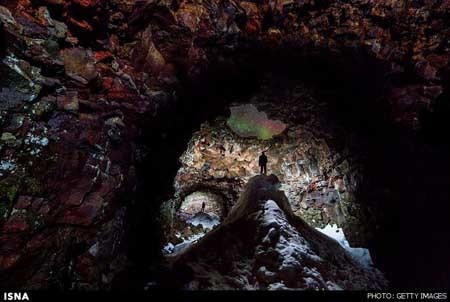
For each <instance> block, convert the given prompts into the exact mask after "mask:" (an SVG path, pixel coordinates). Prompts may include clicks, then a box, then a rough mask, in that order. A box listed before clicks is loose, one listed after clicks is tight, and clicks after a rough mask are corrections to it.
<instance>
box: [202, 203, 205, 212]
mask: <svg viewBox="0 0 450 302" xmlns="http://www.w3.org/2000/svg"><path fill="white" fill-rule="evenodd" d="M205 207H206V203H205V202H203V203H202V213H204V212H205Z"/></svg>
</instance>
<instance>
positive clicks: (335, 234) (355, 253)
mask: <svg viewBox="0 0 450 302" xmlns="http://www.w3.org/2000/svg"><path fill="white" fill-rule="evenodd" d="M316 230H318V231H319V232H321V233H323V234H325V235H327V236H328V237H331V238H333V239H334V240H336V241H337V242H338V243H339V244H340V245H341V246H342V247H343V248H345V249H346V250H347V251H348V252H349V253H350V255H351V256H352V257H353V258H354V259H355V260H357V261H358V262H359V263H360V264H362V265H364V266H366V267H372V266H373V261H372V257H371V256H370V252H369V250H368V249H365V248H360V247H357V248H354V247H351V246H350V244H349V243H348V241H347V239H346V238H345V234H344V231H343V230H342V228H339V227H338V226H337V225H335V224H333V225H330V224H328V225H326V226H325V227H324V228H323V229H320V228H316Z"/></svg>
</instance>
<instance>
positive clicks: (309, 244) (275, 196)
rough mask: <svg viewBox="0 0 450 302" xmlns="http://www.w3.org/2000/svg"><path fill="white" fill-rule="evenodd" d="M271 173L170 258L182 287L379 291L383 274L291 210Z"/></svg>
mask: <svg viewBox="0 0 450 302" xmlns="http://www.w3.org/2000/svg"><path fill="white" fill-rule="evenodd" d="M278 187H279V183H278V180H277V178H276V177H275V176H274V175H271V176H262V175H261V176H255V177H253V178H252V179H250V181H249V183H248V184H247V186H246V188H245V191H244V192H243V194H242V195H241V197H240V199H239V201H238V202H237V204H236V206H235V207H234V208H233V210H232V211H231V213H230V215H229V216H228V217H227V218H226V219H225V221H224V222H223V223H222V224H221V225H220V226H219V227H218V228H216V229H215V230H213V231H211V232H210V233H209V234H207V235H206V236H205V237H204V238H203V239H201V240H200V241H199V242H198V243H197V244H195V245H193V246H192V247H190V248H189V249H188V250H187V251H185V252H182V253H181V254H179V255H176V256H170V258H169V261H173V266H172V269H173V271H174V274H175V276H177V277H178V278H177V279H175V280H176V281H178V282H179V284H180V285H182V286H183V288H185V289H192V290H195V289H209V290H211V289H216V290H217V289H269V290H281V289H303V290H304V289H309V290H313V289H314V290H318V289H327V290H338V289H346V290H351V289H353V290H355V289H372V290H380V289H383V288H385V287H386V286H387V283H386V281H385V279H384V277H383V276H382V274H381V273H380V272H379V271H377V270H376V269H373V268H364V267H361V266H360V265H359V264H358V263H356V262H355V260H353V259H352V258H351V256H350V255H349V254H348V253H347V252H346V251H344V250H343V249H342V248H341V247H340V246H339V245H338V243H337V242H336V241H334V240H333V239H330V238H328V237H326V236H324V235H322V234H320V233H318V232H317V231H315V230H314V229H312V228H311V227H309V226H308V225H307V224H306V223H305V222H303V220H302V219H301V218H299V217H297V216H296V215H294V213H293V212H292V210H291V208H290V205H289V202H288V200H287V198H286V197H285V196H284V194H283V192H282V191H279V190H278Z"/></svg>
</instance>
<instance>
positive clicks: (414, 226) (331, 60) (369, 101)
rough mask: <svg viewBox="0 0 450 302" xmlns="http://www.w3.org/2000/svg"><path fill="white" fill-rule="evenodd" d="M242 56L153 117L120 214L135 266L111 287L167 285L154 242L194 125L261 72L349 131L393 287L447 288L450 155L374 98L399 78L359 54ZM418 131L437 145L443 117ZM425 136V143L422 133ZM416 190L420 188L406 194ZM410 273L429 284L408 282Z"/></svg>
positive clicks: (242, 95)
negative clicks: (315, 103)
mask: <svg viewBox="0 0 450 302" xmlns="http://www.w3.org/2000/svg"><path fill="white" fill-rule="evenodd" d="M245 53H249V54H251V55H249V56H245V55H242V56H240V57H239V58H237V59H236V58H232V59H233V60H234V61H232V59H231V58H230V59H227V58H225V59H224V60H219V61H218V62H215V64H211V65H212V66H214V68H210V69H209V70H208V71H207V72H206V73H205V74H203V75H202V76H201V77H200V78H197V79H196V80H195V81H185V82H184V83H185V84H184V85H183V89H181V90H180V91H177V94H176V96H175V95H172V96H168V97H167V103H168V105H167V106H166V107H165V108H162V109H161V110H162V111H160V114H159V115H158V119H157V120H153V121H152V122H151V124H149V125H146V128H145V129H149V130H148V131H146V132H145V134H144V136H143V137H142V143H143V145H144V146H146V148H145V149H144V150H143V155H142V158H143V160H142V163H141V167H140V171H139V172H138V173H139V175H140V181H139V183H138V194H137V196H136V199H135V202H134V203H133V204H132V205H131V206H129V207H128V212H127V221H128V222H127V225H128V230H127V234H128V235H127V244H126V246H127V247H128V251H127V254H128V256H129V259H130V260H131V262H132V267H131V268H130V270H129V271H128V272H127V273H126V274H128V275H127V276H126V279H127V280H128V281H127V282H123V279H124V278H120V277H119V278H118V280H117V282H116V283H117V284H116V285H115V286H116V287H136V288H142V287H143V286H145V285H147V283H148V282H149V280H156V285H155V286H156V287H158V284H159V283H162V284H164V278H165V274H164V270H165V267H164V265H163V262H162V258H161V252H160V246H159V245H158V244H155V242H161V230H160V228H159V222H158V217H157V214H158V213H159V206H160V204H161V203H162V202H163V201H164V200H165V199H167V197H168V196H170V195H171V193H172V190H173V188H172V181H173V179H174V176H175V173H176V171H177V169H178V167H179V163H178V158H179V157H180V155H181V153H182V152H183V151H184V149H185V148H186V144H187V142H188V141H189V139H190V137H191V136H192V133H193V132H194V131H196V130H197V129H198V128H199V126H200V124H201V123H203V122H204V121H207V120H211V119H213V118H215V117H217V116H219V115H226V114H227V109H228V108H227V105H228V104H229V102H230V100H234V101H235V100H245V99H247V98H248V97H250V96H251V95H252V94H253V93H254V92H255V91H257V90H258V89H259V87H260V85H261V83H262V81H263V80H264V78H265V76H266V75H268V74H270V77H271V78H272V84H271V87H273V88H272V89H279V88H280V87H283V86H284V85H288V83H292V82H296V81H297V82H298V81H301V82H304V83H306V84H307V85H311V86H314V87H316V90H317V91H318V93H319V95H320V97H321V98H322V99H326V100H327V104H328V110H327V112H328V114H329V116H328V118H329V121H330V124H333V123H336V124H339V125H340V126H343V127H344V129H346V131H347V134H348V141H336V144H351V145H352V147H353V150H354V151H355V152H357V153H359V154H360V160H361V162H362V163H363V182H362V183H361V184H360V187H359V190H358V198H361V199H362V200H364V202H365V203H366V204H367V205H368V206H370V207H372V208H377V209H378V211H377V213H366V215H368V216H369V217H370V216H374V215H376V216H377V217H376V220H377V221H378V222H379V225H377V226H376V227H374V228H373V231H374V236H373V238H372V240H371V241H370V242H369V243H368V245H369V249H370V250H371V253H372V257H373V259H374V262H375V263H376V265H377V267H379V268H380V269H381V270H382V271H383V272H384V273H385V274H386V276H387V279H388V280H389V281H390V282H391V287H392V288H439V287H441V286H446V284H448V278H449V276H448V271H450V267H449V269H446V268H445V267H444V268H443V266H445V265H447V267H448V265H449V264H448V263H447V264H444V265H443V259H446V255H447V254H448V252H449V250H450V246H449V241H448V239H447V238H446V237H445V231H446V230H447V229H448V221H447V219H446V218H445V215H446V213H448V209H449V203H448V201H449V200H450V198H449V190H448V188H449V187H450V186H449V182H450V175H449V174H450V172H449V171H448V169H446V168H445V167H446V166H447V167H448V165H446V164H447V163H449V159H448V147H447V146H445V144H444V146H443V145H442V144H436V143H435V142H433V141H431V142H430V141H424V140H423V138H422V137H421V136H420V135H419V136H418V135H416V134H414V133H411V132H410V131H408V130H405V129H403V128H401V127H399V126H397V125H395V124H393V122H391V121H390V119H389V113H390V112H389V111H388V109H387V108H388V107H387V106H386V105H384V104H383V102H382V99H381V100H380V98H379V97H380V96H381V95H382V93H383V89H384V88H385V87H386V85H387V84H388V81H389V80H393V81H402V80H404V79H395V78H394V79H387V78H386V77H385V68H384V66H383V64H382V63H380V62H378V61H376V60H375V59H372V58H370V57H368V56H366V55H365V54H364V52H357V53H354V52H352V51H349V52H348V53H347V54H346V55H342V54H340V55H333V54H330V53H326V54H320V53H318V54H316V55H315V56H308V57H304V56H301V55H299V54H297V53H295V51H294V52H292V51H287V50H279V51H278V52H275V53H273V52H266V51H265V50H261V49H256V50H255V49H253V50H252V51H248V52H245ZM257 62H268V63H267V64H268V65H265V66H261V64H259V63H257ZM269 62H270V63H269ZM293 62H294V63H293ZM277 87H278V88H277ZM439 114H440V113H438V115H439ZM424 123H425V124H426V125H427V127H425V129H426V130H425V131H428V132H431V133H432V134H433V135H432V137H436V138H442V137H443V134H444V131H443V129H441V128H440V126H441V125H442V124H444V123H445V119H443V118H442V116H441V118H440V119H439V118H438V119H437V120H434V119H433V118H430V117H425V118H424ZM422 134H423V133H422ZM424 136H425V137H429V135H428V134H427V133H425V134H424ZM438 141H439V142H440V141H442V140H439V139H438ZM437 166H441V167H442V168H441V169H436V167H437ZM436 171H437V174H436ZM436 184H437V185H438V189H437V190H436V188H435V185H436ZM415 187H420V188H421V189H422V190H421V191H420V192H418V191H416V190H414V189H412V188H415ZM430 203H434V206H429V204H430ZM436 208H438V209H439V210H437V211H436ZM155 216H156V217H155ZM421 219H422V221H421V223H418V220H421ZM380 222H381V223H380ZM419 238H420V239H419ZM431 247H434V248H433V249H432V248H431ZM437 272H441V273H437ZM410 274H415V275H418V274H421V275H424V276H426V277H424V278H418V279H416V280H410V279H409V278H408V276H409V275H410Z"/></svg>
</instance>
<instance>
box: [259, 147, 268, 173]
mask: <svg viewBox="0 0 450 302" xmlns="http://www.w3.org/2000/svg"><path fill="white" fill-rule="evenodd" d="M259 166H260V167H261V174H264V175H266V174H267V156H266V152H265V151H263V152H262V153H261V155H260V156H259Z"/></svg>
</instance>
